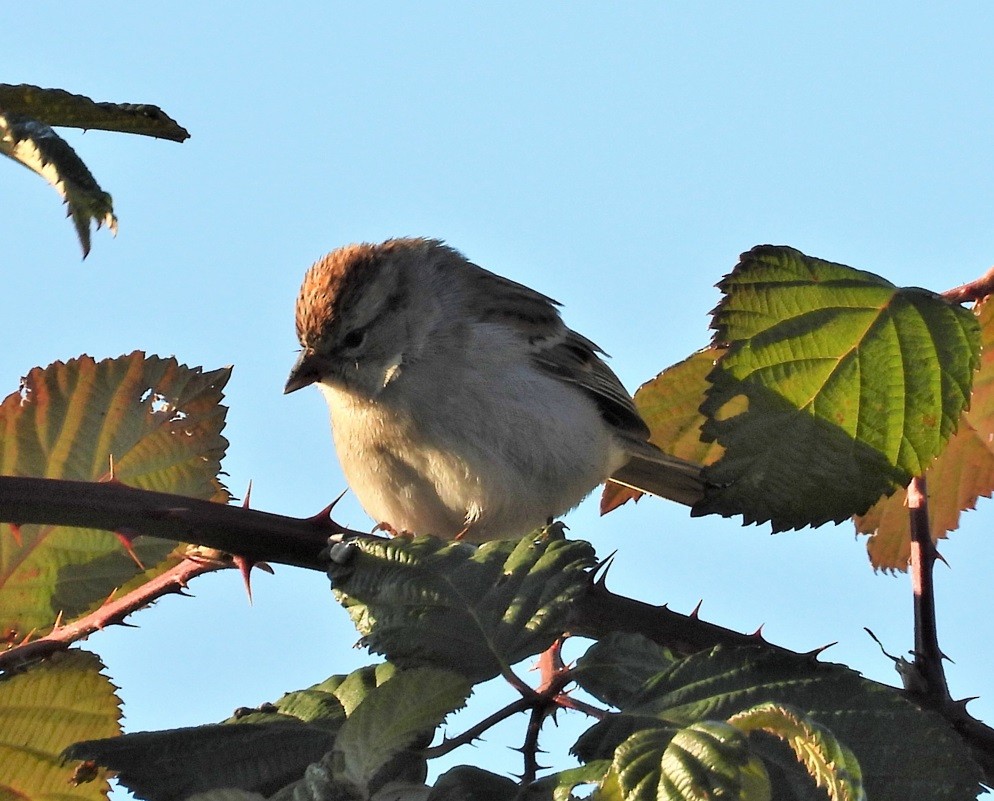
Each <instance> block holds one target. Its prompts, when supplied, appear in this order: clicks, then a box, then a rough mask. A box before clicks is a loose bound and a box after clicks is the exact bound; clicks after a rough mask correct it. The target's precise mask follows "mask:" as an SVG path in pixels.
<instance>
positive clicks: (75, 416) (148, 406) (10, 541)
mask: <svg viewBox="0 0 994 801" xmlns="http://www.w3.org/2000/svg"><path fill="white" fill-rule="evenodd" d="M229 373H230V370H229V369H228V368H224V369H221V370H214V371H211V372H206V373H205V372H203V371H202V370H201V369H200V368H190V367H186V366H183V365H180V364H178V363H177V362H176V360H175V359H172V358H170V359H162V358H159V357H157V356H149V357H147V358H146V357H145V355H144V354H142V353H138V352H135V353H132V354H130V355H128V356H121V357H119V358H117V359H106V360H104V361H100V362H97V361H94V360H93V359H92V358H90V357H89V356H82V357H80V358H78V359H73V360H71V361H69V362H66V363H63V362H55V363H54V364H52V365H50V366H49V367H46V368H45V369H42V368H37V367H36V368H34V369H33V370H31V371H30V372H29V373H28V375H27V376H26V377H25V378H24V381H23V384H22V386H21V390H20V391H19V392H15V393H13V394H12V395H9V396H8V397H7V398H6V399H5V400H4V401H3V403H2V404H0V473H2V474H3V475H14V476H41V477H46V478H65V479H76V480H84V481H96V480H99V479H101V478H106V477H107V476H108V471H109V468H110V463H111V459H112V458H113V463H114V478H115V479H116V480H118V481H121V482H123V483H124V484H128V485H130V486H133V487H140V488H142V489H150V490H158V491H160V492H172V493H175V494H178V495H187V496H191V497H195V498H202V499H212V500H216V501H219V502H225V501H227V499H228V492H227V490H226V489H225V488H224V486H223V485H222V484H221V483H220V482H219V481H218V478H217V476H218V472H219V470H220V461H221V457H222V456H223V455H224V451H225V448H226V447H227V444H228V442H227V440H226V439H225V438H224V437H223V436H221V429H222V428H223V427H224V416H225V412H226V408H225V407H224V406H222V405H221V403H220V401H221V398H222V397H223V394H222V389H223V387H224V385H225V382H227V380H228V376H229ZM14 522H16V521H14ZM124 533H125V534H128V535H130V534H133V533H135V532H124ZM132 545H133V549H134V552H135V554H136V555H137V557H138V559H140V560H141V562H142V564H143V565H145V566H146V568H148V570H141V569H139V567H138V566H137V565H136V564H135V562H134V560H133V559H132V558H131V557H130V556H129V555H128V554H127V552H126V551H125V549H124V548H123V547H122V545H121V543H120V542H119V541H118V539H117V538H116V537H115V536H114V535H113V534H110V533H108V532H106V531H98V530H94V529H80V528H70V527H61V526H42V525H25V526H20V527H18V529H16V530H15V529H12V528H11V527H10V526H9V525H7V524H2V525H0V631H4V632H7V633H8V636H10V637H12V638H19V637H23V636H24V635H25V634H27V633H28V632H30V631H32V630H38V629H44V628H46V627H49V626H51V625H52V624H53V623H54V621H55V620H56V618H57V617H58V616H59V615H60V614H62V615H63V616H64V618H66V619H68V618H71V617H74V616H76V615H79V614H81V613H84V612H86V611H87V610H89V609H90V608H92V607H93V606H94V605H95V604H97V603H99V602H101V601H102V600H103V599H105V598H106V597H107V596H108V595H109V594H110V593H111V592H112V591H114V590H115V589H116V588H119V587H122V585H126V584H127V582H129V581H130V580H132V579H133V578H135V577H136V576H138V575H140V574H141V575H142V580H147V579H148V578H151V577H152V576H153V575H156V573H157V572H161V571H162V570H165V569H166V568H167V567H169V566H170V565H171V564H173V563H174V561H167V560H166V557H167V556H169V554H170V552H171V551H172V550H173V549H174V547H175V543H170V542H168V541H164V540H160V539H155V538H152V537H137V538H135V539H134V541H133V543H132Z"/></svg>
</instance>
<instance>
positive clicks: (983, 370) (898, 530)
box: [855, 298, 994, 570]
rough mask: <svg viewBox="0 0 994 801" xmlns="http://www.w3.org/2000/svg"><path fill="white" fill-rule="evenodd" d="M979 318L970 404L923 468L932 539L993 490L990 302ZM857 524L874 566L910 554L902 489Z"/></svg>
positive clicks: (888, 565) (896, 562)
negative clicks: (978, 353) (978, 358)
mask: <svg viewBox="0 0 994 801" xmlns="http://www.w3.org/2000/svg"><path fill="white" fill-rule="evenodd" d="M973 311H974V314H975V315H976V317H977V321H978V323H979V324H980V330H981V339H982V350H981V362H980V369H979V370H977V374H976V376H975V377H974V379H973V392H972V394H971V396H970V408H969V409H966V410H965V411H964V412H963V414H962V417H961V419H960V424H959V428H957V430H956V433H955V434H954V435H953V437H952V439H950V440H949V444H948V445H947V446H946V448H945V449H944V450H943V451H942V453H941V454H939V457H938V458H937V459H936V460H935V461H934V462H933V463H932V464H931V465H930V466H929V468H928V470H927V471H926V473H925V478H926V485H927V488H928V518H929V529H930V531H931V532H932V538H933V539H934V540H937V539H939V538H941V537H945V536H946V533H947V532H949V531H952V530H954V529H955V528H956V527H957V526H958V525H959V517H960V512H962V511H964V510H966V509H973V508H974V506H975V505H976V503H977V499H978V498H980V497H981V496H984V497H990V495H991V491H992V490H994V302H992V301H991V299H990V298H987V299H986V300H985V301H984V302H982V303H980V304H978V305H976V306H975V307H974V309H973ZM855 523H856V530H857V531H858V532H860V533H863V534H872V536H871V537H870V539H869V541H868V542H867V545H866V548H867V552H868V553H869V556H870V564H872V565H873V567H874V568H875V569H884V570H906V569H907V566H908V561H909V559H910V558H911V534H910V523H909V519H908V506H907V493H906V492H896V493H894V494H893V495H891V496H890V497H889V498H881V499H880V500H879V501H878V502H877V503H876V504H874V506H873V507H872V508H871V509H870V510H869V511H868V512H867V513H866V514H865V515H861V516H859V517H857V518H856V520H855Z"/></svg>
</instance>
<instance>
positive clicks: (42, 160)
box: [0, 110, 117, 259]
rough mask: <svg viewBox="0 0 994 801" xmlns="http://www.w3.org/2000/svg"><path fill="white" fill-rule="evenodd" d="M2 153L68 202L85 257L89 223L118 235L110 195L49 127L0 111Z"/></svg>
mask: <svg viewBox="0 0 994 801" xmlns="http://www.w3.org/2000/svg"><path fill="white" fill-rule="evenodd" d="M0 153H3V155H5V156H9V157H10V158H12V159H13V160H14V161H16V162H17V163H18V164H23V165H24V166H25V167H27V168H28V169H29V170H31V171H32V172H35V173H37V174H38V175H40V176H41V177H42V178H44V179H45V180H46V181H48V183H49V184H51V185H52V187H53V188H54V189H55V191H56V192H58V193H59V195H61V196H62V199H63V200H64V201H65V203H66V207H67V208H68V215H69V216H70V217H71V218H72V221H73V226H74V227H75V228H76V235H77V236H78V237H79V244H80V246H81V247H82V248H83V258H84V259H85V258H86V257H87V255H89V253H90V223H91V222H93V223H96V226H97V228H98V229H99V228H100V227H101V226H103V225H106V226H107V227H108V228H109V229H110V231H111V233H113V234H116V233H117V217H115V216H114V203H113V201H112V199H111V196H110V195H109V194H107V193H106V192H104V191H103V190H102V189H101V188H100V184H98V183H97V181H96V179H95V178H94V177H93V174H92V173H91V172H90V171H89V169H87V166H86V165H85V164H84V163H83V160H82V159H81V158H80V157H79V156H77V155H76V151H75V150H73V149H72V147H70V146H69V143H68V142H66V141H65V140H64V139H63V138H62V137H61V136H59V135H58V134H57V133H56V132H55V131H54V130H52V129H51V128H50V127H49V126H47V125H45V124H44V123H42V122H39V121H38V120H34V119H31V118H30V117H23V116H19V115H17V114H8V113H4V112H3V111H2V110H0Z"/></svg>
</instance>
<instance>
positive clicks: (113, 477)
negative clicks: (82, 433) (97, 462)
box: [97, 453, 144, 569]
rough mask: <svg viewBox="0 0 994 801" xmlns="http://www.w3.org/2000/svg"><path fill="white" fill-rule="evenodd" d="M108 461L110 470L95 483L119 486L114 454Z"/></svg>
mask: <svg viewBox="0 0 994 801" xmlns="http://www.w3.org/2000/svg"><path fill="white" fill-rule="evenodd" d="M108 459H109V461H110V468H109V469H108V470H107V472H106V473H104V474H103V475H102V476H100V478H98V479H97V482H98V483H100V484H120V483H121V481H120V480H119V479H118V477H117V468H115V467H114V454H113V453H112V454H110V456H109V457H108ZM143 569H144V568H143Z"/></svg>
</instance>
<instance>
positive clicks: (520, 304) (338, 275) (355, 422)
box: [285, 239, 703, 542]
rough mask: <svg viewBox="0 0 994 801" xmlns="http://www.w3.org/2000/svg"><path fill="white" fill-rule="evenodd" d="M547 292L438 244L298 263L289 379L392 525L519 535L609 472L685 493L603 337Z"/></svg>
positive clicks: (405, 242)
mask: <svg viewBox="0 0 994 801" xmlns="http://www.w3.org/2000/svg"><path fill="white" fill-rule="evenodd" d="M557 305H558V304H556V302H555V301H553V300H552V299H551V298H547V297H546V296H545V295H541V294H539V293H538V292H535V291H534V290H532V289H529V288H528V287H526V286H522V285H521V284H517V283H515V282H513V281H509V280H508V279H506V278H501V277H500V276H498V275H495V274H494V273H491V272H488V271H487V270H484V269H483V268H481V267H477V266H476V265H475V264H472V263H471V262H469V261H467V260H466V259H465V258H464V257H463V256H462V255H461V254H460V253H458V252H456V251H455V250H453V249H452V248H449V247H447V246H446V245H444V244H443V243H442V242H439V241H437V240H431V239H392V240H389V241H387V242H384V243H383V244H382V245H369V244H362V245H349V246H347V247H344V248H341V249H339V250H336V251H334V252H332V253H329V254H328V255H327V256H325V257H324V258H323V259H321V260H319V261H318V262H316V263H315V264H314V266H312V267H311V269H310V270H309V271H308V272H307V275H306V276H305V277H304V283H303V285H302V286H301V289H300V296H299V297H298V299H297V336H298V338H299V339H300V343H301V345H303V352H302V353H301V354H300V358H299V359H298V360H297V363H296V364H295V365H294V366H293V369H292V370H291V371H290V377H289V379H288V380H287V383H286V389H285V391H286V392H294V391H296V390H298V389H300V388H301V387H305V386H307V385H308V384H314V383H316V384H317V385H318V387H319V389H320V390H321V391H322V393H324V397H325V400H327V402H328V406H329V408H330V410H331V422H332V428H333V430H334V438H335V447H336V449H337V451H338V456H339V459H340V461H341V464H342V469H343V471H344V473H345V477H346V479H347V480H348V483H349V485H350V486H351V488H352V490H353V491H354V492H355V494H356V496H357V497H358V498H359V502H360V503H361V504H362V506H363V508H364V509H365V510H366V512H367V513H369V515H370V516H372V517H373V518H374V519H376V521H377V522H379V523H382V524H384V526H385V527H387V528H391V529H393V530H394V531H396V532H410V533H416V534H434V535H436V536H438V537H444V538H453V537H459V538H463V539H465V540H467V541H470V542H484V541H487V540H493V539H503V538H511V537H519V536H523V535H524V534H526V533H528V532H529V531H532V530H533V529H535V528H537V527H539V526H541V525H543V524H545V523H546V522H548V521H549V520H550V519H551V518H554V517H556V516H558V515H561V514H563V513H564V512H566V511H568V510H569V509H572V508H573V507H574V506H576V505H577V504H578V503H579V502H580V501H581V500H582V499H583V498H584V497H585V496H586V495H587V494H589V493H590V491H591V490H593V489H594V487H596V486H597V485H598V484H601V483H602V482H604V481H605V480H607V479H608V478H611V479H613V480H615V481H617V482H618V483H621V484H625V485H628V486H632V487H635V488H637V489H641V490H645V491H648V492H651V493H653V494H656V495H661V496H663V497H667V498H671V499H673V500H677V501H680V502H681V503H685V504H693V503H694V502H695V501H697V500H698V499H699V498H700V497H701V492H702V486H703V485H702V482H701V479H700V468H699V467H698V466H697V465H693V464H691V463H689V462H684V461H682V460H680V459H677V458H675V457H672V456H668V455H666V454H664V453H663V452H662V451H660V450H658V449H657V448H656V447H655V446H654V445H651V444H650V443H649V442H648V441H647V439H648V436H649V429H648V427H647V426H646V424H645V423H644V422H643V420H642V418H641V417H639V415H638V412H637V411H636V410H635V406H634V405H633V403H632V399H631V397H630V396H629V394H628V393H627V392H626V391H625V388H624V387H623V386H622V385H621V382H620V381H619V380H618V378H617V376H615V374H614V373H613V372H612V371H611V369H610V368H609V367H608V366H607V365H606V364H605V363H604V362H603V361H602V360H601V358H600V356H599V355H598V354H599V353H601V351H600V350H599V349H598V347H597V346H596V345H595V344H594V343H593V342H591V341H590V340H589V339H587V338H586V337H584V336H582V335H580V334H578V333H576V332H575V331H571V330H570V329H569V328H567V327H566V326H565V325H564V324H563V322H562V320H561V319H560V317H559V312H558V310H557V309H556V306H557Z"/></svg>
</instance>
